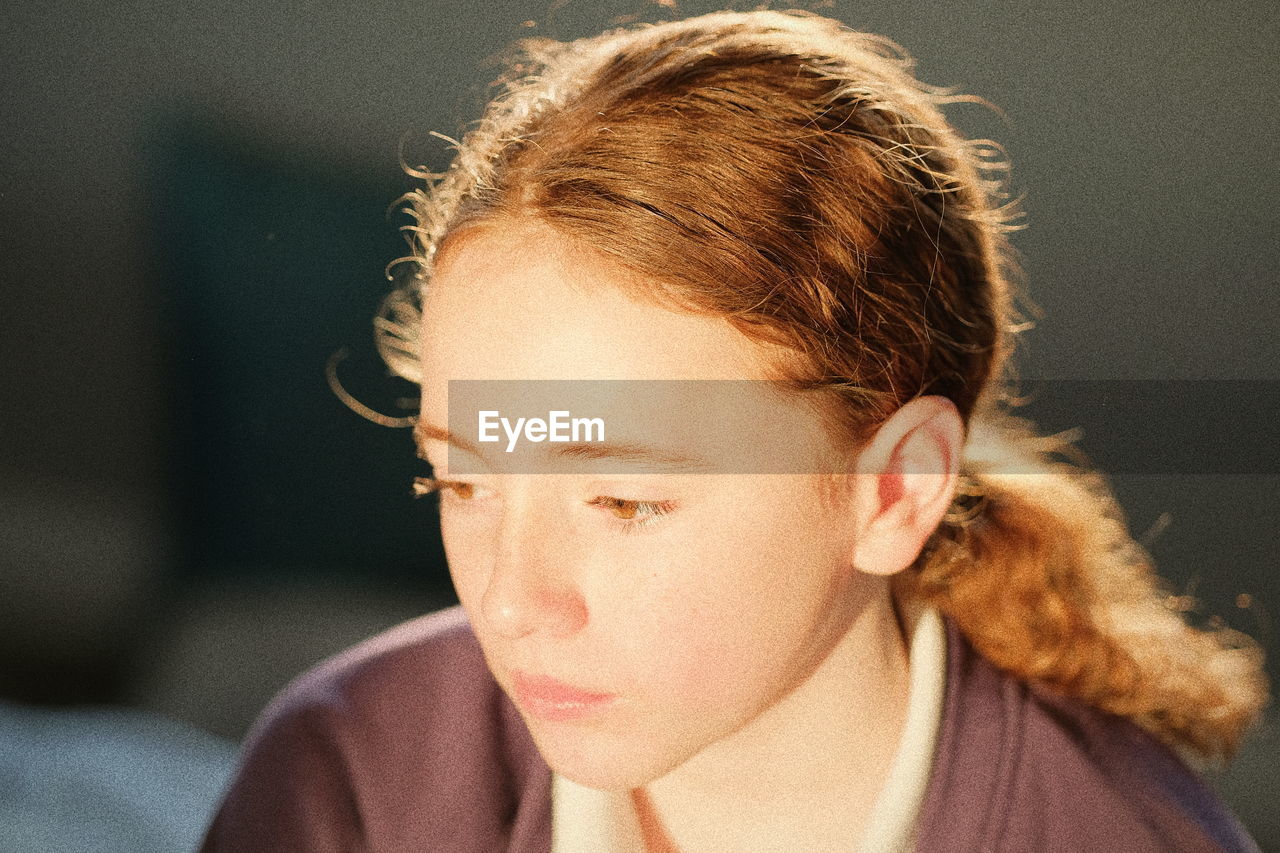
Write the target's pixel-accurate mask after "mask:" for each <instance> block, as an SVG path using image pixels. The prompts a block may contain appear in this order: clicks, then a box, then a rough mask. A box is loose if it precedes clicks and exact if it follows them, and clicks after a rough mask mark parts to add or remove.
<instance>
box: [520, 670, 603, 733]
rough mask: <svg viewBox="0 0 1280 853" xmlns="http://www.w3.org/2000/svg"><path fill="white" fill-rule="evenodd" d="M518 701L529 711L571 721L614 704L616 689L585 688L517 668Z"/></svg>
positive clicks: (545, 716)
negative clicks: (597, 691)
mask: <svg viewBox="0 0 1280 853" xmlns="http://www.w3.org/2000/svg"><path fill="white" fill-rule="evenodd" d="M513 680H514V682H515V684H514V686H515V694H516V704H518V705H519V706H520V707H521V708H523V709H524V710H525V711H527V712H529V713H530V714H532V715H534V716H535V717H539V718H540V719H543V720H548V721H551V722H568V721H572V720H581V719H583V718H586V717H589V716H591V715H592V714H595V713H597V712H599V711H601V710H603V709H604V708H606V707H608V706H609V705H612V704H613V703H614V702H616V701H617V699H618V697H617V695H616V694H613V693H595V692H593V691H590V690H582V689H580V688H577V687H574V686H572V685H570V684H565V683H564V682H562V681H556V680H555V679H554V678H551V677H549V676H546V675H531V674H529V673H527V672H515V673H514V674H513Z"/></svg>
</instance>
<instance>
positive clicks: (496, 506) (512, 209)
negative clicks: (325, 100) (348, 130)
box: [205, 12, 1265, 853]
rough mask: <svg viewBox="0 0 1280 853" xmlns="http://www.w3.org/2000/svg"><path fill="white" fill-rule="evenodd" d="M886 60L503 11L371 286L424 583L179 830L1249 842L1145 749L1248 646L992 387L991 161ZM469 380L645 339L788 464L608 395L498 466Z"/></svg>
mask: <svg viewBox="0 0 1280 853" xmlns="http://www.w3.org/2000/svg"><path fill="white" fill-rule="evenodd" d="M910 67H911V66H910V63H909V61H908V60H907V59H906V58H904V57H903V56H902V55H901V53H900V52H899V51H898V50H897V48H896V47H895V46H894V45H892V44H891V43H890V42H887V41H886V40H883V39H880V38H876V37H873V36H869V35H865V34H860V33H855V32H850V31H848V30H846V29H844V28H843V27H841V26H840V25H839V24H838V23H837V22H835V21H831V20H827V19H823V18H820V17H817V16H813V15H809V14H800V13H779V12H753V13H729V12H725V13H718V14H713V15H707V16H703V17H698V18H692V19H689V20H685V21H680V22H673V23H666V24H661V25H656V26H647V27H637V28H631V29H624V30H619V31H616V32H610V33H606V34H604V35H601V36H599V37H596V38H591V39H585V40H581V41H577V42H572V43H568V44H557V43H552V42H548V41H540V40H539V41H530V42H528V43H525V44H524V45H523V53H522V55H521V57H520V58H519V59H518V60H516V61H515V62H514V63H513V65H512V67H511V72H510V74H509V75H508V76H507V77H506V78H505V80H504V83H505V88H504V90H503V91H502V93H501V95H500V96H499V97H498V98H497V99H496V100H495V101H494V102H493V103H492V104H491V105H490V107H489V108H488V111H487V113H486V115H485V117H484V119H483V121H482V122H481V123H480V125H479V126H478V127H477V128H476V129H475V130H474V131H473V132H471V133H470V134H469V135H468V136H467V137H466V139H465V140H464V141H463V142H462V143H461V145H460V146H459V149H458V153H457V157H456V159H455V161H454V163H453V165H452V167H451V168H450V169H449V171H448V172H447V173H446V174H444V175H442V176H427V177H428V179H429V183H428V187H427V188H426V189H424V190H423V191H421V192H416V193H414V194H412V196H411V197H410V202H411V209H412V212H413V213H414V214H415V215H416V217H417V222H418V227H416V228H414V229H413V231H414V234H415V239H416V251H415V253H414V256H413V260H414V261H415V262H417V264H418V265H419V267H420V271H421V275H420V276H418V278H417V280H416V281H415V283H414V284H413V286H412V287H410V288H408V289H406V290H404V291H400V292H397V293H395V294H393V295H392V297H391V298H390V299H389V300H388V303H387V310H386V312H385V315H384V316H382V317H380V318H379V321H378V328H379V330H380V336H381V337H380V343H381V346H382V350H383V354H384V356H385V358H386V360H387V361H388V363H389V364H390V366H391V367H392V368H393V369H394V370H395V371H396V372H398V373H399V374H401V375H403V376H405V377H408V378H410V379H413V380H414V381H416V382H418V383H420V385H421V388H422V401H421V411H420V414H419V416H418V418H417V423H416V428H415V433H416V436H417V438H418V440H419V443H420V446H421V449H422V453H423V455H424V457H425V458H426V459H427V460H428V461H429V462H430V463H431V464H432V467H433V469H434V473H435V475H436V476H435V479H428V478H420V479H419V480H418V481H417V483H416V488H417V490H418V491H419V492H420V493H433V492H438V493H440V494H441V524H442V530H443V534H444V540H445V548H446V553H447V555H448V559H449V566H450V571H451V573H452V576H453V579H454V583H455V586H456V588H457V591H458V596H459V599H460V601H461V607H460V608H455V609H453V610H449V611H445V612H442V613H439V614H434V615H431V616H427V617H424V618H422V619H419V620H416V621H413V622H410V623H407V624H405V625H402V626H400V627H398V628H396V629H393V630H391V631H389V632H387V633H385V634H383V635H381V636H379V637H376V638H374V639H372V640H370V641H368V642H366V643H364V644H362V645H360V646H359V647H357V648H355V649H352V650H350V651H348V652H346V653H344V654H343V655H341V656H339V657H338V658H336V659H334V660H331V661H329V662H327V663H325V664H323V665H322V666H320V667H319V668H317V669H316V670H314V671H312V672H311V673H309V674H307V675H305V676H303V677H302V678H301V679H299V680H298V681H297V682H295V683H294V684H293V685H291V686H290V687H289V688H288V689H287V690H286V691H285V692H284V693H283V694H282V695H281V696H280V697H279V698H278V699H277V700H276V701H275V702H274V703H273V704H272V706H271V707H270V708H269V709H268V710H267V711H266V713H265V714H264V716H263V718H262V720H261V721H260V722H259V724H258V725H257V727H256V728H255V730H254V732H253V733H252V734H251V737H250V739H249V742H248V744H247V746H246V752H245V755H244V758H243V762H242V766H241V769H240V771H239V774H238V776H237V778H236V781H235V783H234V785H233V787H232V788H231V790H230V792H229V793H228V795H227V798H226V800H225V802H224V804H223V806H222V809H221V811H220V813H219V815H218V817H217V819H216V820H215V822H214V824H213V826H212V827H211V828H210V831H209V834H208V838H207V841H206V845H205V849H207V850H236V851H244V850H307V851H322V850H441V851H472V850H474V851H491V850H512V851H556V853H563V852H564V851H569V850H579V851H583V850H590V851H603V852H604V853H608V852H609V851H621V850H630V851H681V853H699V851H775V850H776V851H783V850H787V851H794V850H805V851H853V850H863V851H873V850H874V851H888V850H895V851H898V850H918V851H977V850H1007V851H1028V850H1125V851H1157V850H1187V851H1192V850H1196V851H1199V850H1204V851H1209V850H1230V851H1240V850H1253V849H1256V847H1255V845H1254V844H1253V843H1252V841H1251V840H1250V839H1249V838H1248V836H1247V834H1246V833H1245V832H1244V830H1243V829H1242V828H1241V827H1240V825H1239V824H1238V823H1237V822H1236V821H1235V819H1234V818H1233V817H1232V816H1231V814H1230V813H1229V811H1228V810H1227V809H1226V808H1225V807H1224V806H1223V805H1221V804H1220V803H1219V802H1218V801H1217V800H1216V799H1215V798H1214V796H1213V794H1212V793H1210V791H1209V790H1208V789H1207V788H1206V787H1205V785H1204V784H1203V783H1202V782H1201V781H1200V780H1199V779H1198V777H1197V776H1196V774H1195V773H1194V772H1193V771H1191V770H1189V769H1188V766H1187V764H1185V763H1184V760H1190V761H1199V760H1202V759H1203V760H1209V759H1220V758H1224V757H1226V756H1228V755H1229V754H1230V753H1231V752H1232V751H1233V750H1234V749H1235V748H1236V746H1237V744H1238V743H1239V741H1240V738H1241V736H1242V733H1243V732H1244V731H1245V730H1246V728H1247V727H1248V725H1249V724H1250V722H1251V721H1252V720H1254V718H1255V717H1256V715H1257V714H1258V712H1259V710H1260V708H1261V707H1262V704H1263V702H1264V700H1265V685H1264V682H1263V677H1262V674H1261V669H1260V660H1259V655H1258V653H1257V650H1256V648H1255V647H1254V646H1252V645H1251V644H1249V643H1247V641H1245V640H1243V638H1240V637H1237V636H1234V635H1228V634H1227V633H1225V632H1203V631H1199V630H1195V629H1192V628H1190V627H1188V626H1187V625H1186V624H1185V623H1184V621H1183V620H1182V618H1181V616H1180V615H1179V614H1178V613H1177V612H1176V611H1175V610H1174V609H1171V608H1169V607H1166V606H1165V597H1164V596H1163V595H1162V594H1161V592H1160V590H1159V588H1158V586H1157V582H1156V579H1155V578H1154V576H1153V573H1152V571H1151V569H1150V567H1149V565H1148V564H1147V563H1146V561H1145V559H1144V555H1143V554H1142V553H1141V551H1140V549H1139V548H1138V546H1137V545H1136V544H1135V543H1134V542H1133V541H1132V540H1131V539H1130V538H1129V537H1128V535H1127V533H1126V532H1125V529H1124V525H1123V521H1122V519H1121V516H1120V513H1119V510H1118V508H1117V506H1116V504H1115V501H1114V500H1113V498H1112V497H1111V496H1110V494H1109V493H1108V491H1107V489H1106V488H1105V485H1104V483H1103V481H1102V479H1101V478H1100V477H1099V476H1098V475H1096V474H1094V473H1091V472H1088V471H1086V470H1083V469H1079V468H1076V467H1073V466H1070V465H1068V464H1066V463H1065V462H1063V461H1060V460H1058V459H1056V458H1055V457H1054V455H1053V454H1055V453H1059V454H1063V453H1067V452H1068V451H1070V448H1069V447H1068V446H1066V445H1064V444H1063V443H1061V442H1055V441H1053V440H1050V439H1044V438H1037V437H1036V436H1035V434H1034V433H1033V432H1032V431H1031V430H1030V428H1029V426H1028V424H1026V423H1025V422H1024V421H1021V420H1018V419H1015V418H1013V417H1012V416H1011V415H1009V413H1008V411H1007V409H1006V408H1004V407H1003V406H1002V404H1001V400H1002V399H1003V398H1002V397H1001V392H1002V390H1003V384H1004V382H1005V381H1006V379H1007V378H1008V377H1007V374H1008V373H1009V372H1010V371H1009V365H1008V359H1009V356H1010V353H1011V350H1012V347H1013V336H1014V334H1015V332H1016V330H1017V328H1018V326H1017V323H1016V320H1017V317H1016V315H1015V313H1014V309H1013V307H1012V300H1013V288H1012V281H1011V278H1012V264H1011V262H1010V250H1009V246H1008V244H1007V241H1006V236H1005V235H1006V233H1007V232H1008V231H1009V230H1010V227H1011V226H1010V224H1009V223H1010V219H1011V210H1010V208H1009V206H1007V205H1006V206H1001V204H1000V202H1001V200H1002V198H1003V196H1002V195H1001V185H1000V183H999V181H997V180H996V179H995V177H994V175H995V174H996V173H997V169H998V166H999V164H998V163H996V162H995V161H994V159H993V157H992V156H991V147H990V145H989V144H988V143H981V142H972V141H967V140H964V139H962V138H961V137H960V136H959V135H958V134H957V133H956V131H955V130H954V129H953V128H951V127H950V126H949V125H948V124H947V122H946V121H945V119H944V118H943V116H942V114H941V112H940V106H941V105H943V104H945V103H948V102H953V101H958V100H964V98H961V97H957V96H953V95H949V94H947V93H946V92H944V91H942V90H939V89H935V88H931V87H928V86H925V85H923V84H921V83H919V82H917V81H916V80H915V79H913V77H912V76H911V75H910V73H909V70H910ZM467 380H511V381H513V382H516V383H519V382H527V381H529V380H538V381H540V382H541V381H545V380H562V381H563V380H571V381H584V382H588V383H595V384H596V385H599V384H600V383H601V382H602V381H604V380H608V381H610V382H618V381H622V382H624V383H625V382H653V381H655V380H656V381H659V382H664V383H671V385H670V387H671V388H673V389H679V390H676V391H673V392H672V393H673V394H674V395H675V396H673V397H672V398H671V400H670V405H669V406H667V407H665V409H663V411H664V412H665V414H666V415H671V414H675V415H678V416H679V417H677V418H674V419H672V418H669V417H668V418H667V420H672V421H673V422H675V421H678V422H684V421H689V420H690V419H696V417H697V415H698V414H699V412H703V414H705V411H704V410H705V408H706V406H711V407H712V408H713V409H714V412H713V414H712V416H711V418H710V419H709V420H706V421H702V422H701V423H702V424H703V425H704V426H705V425H706V424H707V423H710V422H712V421H714V422H716V423H722V421H721V420H720V419H721V418H722V417H730V416H731V414H732V411H731V410H732V409H733V407H732V406H723V405H719V404H712V403H706V405H704V404H703V402H699V401H698V400H697V396H698V395H697V394H696V392H695V393H694V394H693V395H692V396H691V395H690V394H689V393H688V389H689V388H690V387H698V386H697V385H696V383H700V382H703V383H710V382H711V381H714V380H732V381H734V382H745V383H748V387H752V388H755V387H761V388H763V387H771V388H778V389H781V390H782V391H783V392H784V394H783V395H782V397H780V398H779V399H781V400H782V402H771V403H769V404H768V405H771V406H773V408H772V409H770V411H771V412H772V415H770V417H769V418H768V419H765V420H763V421H757V422H758V423H775V422H777V423H782V422H785V423H786V424H788V426H787V427H786V429H785V430H784V431H783V434H782V436H781V438H780V439H779V440H777V441H774V442H773V443H772V444H770V443H768V442H764V443H763V444H762V445H761V446H760V447H757V448H755V450H753V451H751V452H752V453H763V454H765V456H766V457H768V458H770V459H772V458H773V454H775V453H786V454H788V455H789V456H790V457H792V458H793V459H803V460H807V461H806V462H805V463H804V464H805V465H811V466H812V467H806V468H803V469H801V468H796V467H794V466H792V467H791V468H788V469H787V470H784V471H773V472H760V471H754V470H751V471H747V470H746V469H745V468H744V470H743V471H736V472H735V471H728V470H725V469H724V467H723V466H720V467H719V468H717V469H716V470H714V471H712V472H711V473H707V472H706V471H703V470H698V469H697V466H696V465H695V464H693V462H692V461H691V460H693V459H696V458H699V457H697V454H696V452H691V451H697V450H698V449H699V448H698V446H697V445H698V439H699V435H700V434H701V435H702V437H703V438H708V437H709V436H708V435H707V433H708V432H709V431H708V430H706V429H703V430H701V433H700V431H699V430H698V429H694V430H690V431H686V432H685V433H684V434H685V436H686V438H689V437H692V438H691V443H690V442H688V441H687V442H685V443H682V444H677V443H673V441H672V440H671V436H670V434H669V432H668V431H667V430H666V429H665V428H663V429H659V428H656V427H655V426H654V424H655V423H657V421H658V420H661V418H649V417H637V418H633V419H632V421H633V422H632V424H631V427H632V429H633V430H634V431H633V432H630V433H626V435H625V438H626V440H625V441H622V442H618V441H617V440H616V436H615V440H613V441H611V442H609V443H607V444H606V445H600V446H590V445H587V444H584V443H576V444H574V445H572V448H573V449H572V451H571V452H568V454H567V455H568V456H570V457H571V458H572V460H573V461H574V462H575V464H578V465H579V466H580V467H577V468H573V469H572V473H571V474H570V475H569V476H550V474H552V473H563V471H556V470H553V463H551V462H547V461H546V460H547V459H550V456H549V455H546V458H544V457H543V456H537V458H538V459H540V460H542V461H540V462H538V463H537V464H538V465H541V466H542V467H538V468H519V469H518V470H509V469H510V466H508V470H499V469H500V468H501V466H502V465H503V464H504V463H503V460H502V459H501V458H500V456H501V450H500V448H498V447H497V446H495V448H494V449H489V448H486V447H483V446H482V445H481V444H480V443H479V442H478V440H477V437H476V436H475V435H474V433H468V432H467V431H466V425H467V424H472V423H474V422H475V418H476V415H477V411H478V410H479V409H478V405H477V404H476V403H475V401H474V399H473V398H471V397H468V396H466V395H465V394H462V393H461V391H460V390H459V389H462V388H463V387H464V385H465V384H466V381H467ZM451 381H452V382H453V383H454V385H453V386H451V385H450V382H451ZM688 383H695V385H693V386H690V385H689V384H688ZM751 383H755V384H754V385H752V384H751ZM531 387H532V386H531ZM537 387H546V386H537ZM552 387H555V386H554V385H553V386H552ZM611 387H612V386H611ZM663 387H667V386H663ZM705 387H708V388H710V387H711V385H710V384H708V385H706V386H705ZM753 399H755V398H753ZM553 402H554V401H553ZM704 402H705V401H704ZM563 407H564V408H568V407H569V406H563ZM775 417H776V421H775ZM665 426H666V425H665V424H664V427H665ZM741 434H742V435H747V434H748V432H747V431H744V432H743V433H741ZM606 437H607V436H606ZM550 446H551V445H549V444H548V445H542V446H540V447H539V449H538V452H539V453H541V452H542V451H543V450H545V449H546V448H549V447H550ZM549 453H550V451H548V454H549ZM531 458H532V456H531ZM760 459H761V457H760V456H756V457H755V461H760ZM530 464H534V463H530ZM582 466H585V467H582Z"/></svg>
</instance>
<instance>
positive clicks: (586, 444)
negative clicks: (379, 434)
mask: <svg viewBox="0 0 1280 853" xmlns="http://www.w3.org/2000/svg"><path fill="white" fill-rule="evenodd" d="M413 437H414V438H415V439H416V441H417V443H418V455H419V456H420V457H422V458H423V459H424V460H425V459H426V454H425V453H424V448H423V445H424V444H425V443H426V442H427V441H430V440H435V441H441V442H444V443H445V444H447V445H449V446H450V447H456V448H458V449H459V450H463V451H466V452H467V453H470V454H472V455H474V456H477V457H479V458H481V459H483V458H484V454H483V453H482V452H481V450H480V448H479V447H477V446H476V445H474V444H472V443H471V442H470V441H467V440H466V439H464V438H461V437H459V436H456V435H454V434H453V433H451V432H449V431H448V430H447V429H444V428H443V427H439V426H436V425H435V424H429V423H427V422H426V421H422V420H420V421H418V422H417V423H416V424H415V425H414V428H413ZM548 452H549V453H551V454H552V455H554V456H559V457H562V458H565V459H586V460H598V459H616V460H619V461H622V462H648V463H651V464H654V465H659V466H662V467H671V468H680V469H684V470H689V469H694V470H704V471H711V470H712V468H713V466H712V465H711V464H710V463H708V462H707V461H706V460H705V459H702V458H700V457H697V456H688V455H686V454H683V453H675V452H672V451H670V450H666V449H663V448H660V447H654V446H652V445H648V444H640V443H638V442H598V441H575V442H570V443H559V442H557V443H556V444H554V445H550V444H549V445H548Z"/></svg>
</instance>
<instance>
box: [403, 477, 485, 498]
mask: <svg viewBox="0 0 1280 853" xmlns="http://www.w3.org/2000/svg"><path fill="white" fill-rule="evenodd" d="M478 488H479V487H478V486H477V485H476V484H475V483H467V482H464V481H462V480H440V479H437V478H435V477H414V478H413V496H414V497H415V498H421V497H425V496H426V495H430V494H442V493H443V492H445V491H446V490H447V491H450V492H452V493H453V496H454V497H456V498H458V499H459V500H464V501H469V500H471V499H473V498H474V497H475V496H476V490H477V489H478Z"/></svg>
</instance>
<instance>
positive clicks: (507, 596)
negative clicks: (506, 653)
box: [482, 576, 587, 639]
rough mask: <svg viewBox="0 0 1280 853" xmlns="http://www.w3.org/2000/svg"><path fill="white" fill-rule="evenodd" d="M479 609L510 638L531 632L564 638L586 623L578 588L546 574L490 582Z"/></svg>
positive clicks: (491, 624)
mask: <svg viewBox="0 0 1280 853" xmlns="http://www.w3.org/2000/svg"><path fill="white" fill-rule="evenodd" d="M482 612H483V615H484V618H485V619H486V621H488V623H489V627H490V628H491V629H492V630H493V631H495V632H497V633H499V634H501V635H503V636H505V637H508V638H511V639H516V638H520V637H524V636H528V635H530V634H544V635H547V636H552V637H564V636H568V635H570V634H573V633H574V632H576V631H579V630H581V629H582V627H583V626H584V625H586V622H587V607H586V602H585V601H583V599H582V596H581V595H580V594H579V593H578V592H577V590H575V589H574V588H572V586H570V585H568V584H564V583H559V582H556V581H554V580H553V579H551V578H545V577H528V576H525V577H523V578H518V579H516V578H510V577H508V578H506V579H504V581H503V582H502V583H501V584H498V583H490V585H489V588H488V589H487V590H485V595H484V599H483V601H482Z"/></svg>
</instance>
